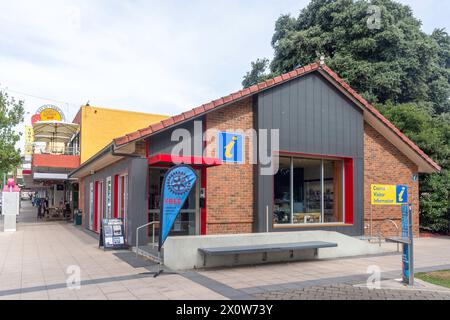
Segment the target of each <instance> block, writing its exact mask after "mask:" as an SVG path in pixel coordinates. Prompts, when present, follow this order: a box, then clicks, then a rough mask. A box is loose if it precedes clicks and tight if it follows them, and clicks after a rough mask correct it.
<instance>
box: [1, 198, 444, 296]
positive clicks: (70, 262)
mask: <svg viewBox="0 0 450 320" xmlns="http://www.w3.org/2000/svg"><path fill="white" fill-rule="evenodd" d="M1 224H2V221H1V218H0V299H2V300H3V299H15V300H16V299H26V300H48V299H50V300H72V299H74V300H79V299H83V300H126V299H133V300H135V299H144V300H167V299H171V300H227V299H232V300H249V299H255V300H258V299H261V300H264V299H280V300H286V299H289V300H297V299H300V300H306V299H320V300H321V299H339V300H340V299H343V300H345V299H358V300H359V299H380V300H383V299H433V300H438V299H446V300H448V299H449V293H448V292H437V291H432V290H431V291H420V290H419V291H418V290H415V291H407V290H391V289H381V290H370V289H367V288H364V287H356V286H355V284H358V283H359V284H360V283H364V282H365V281H366V280H367V278H368V274H367V268H368V267H369V266H378V267H379V268H380V269H381V271H382V276H383V278H384V279H394V278H398V277H399V276H400V268H401V255H400V254H389V255H380V256H370V257H354V258H347V259H337V260H336V259H335V260H325V261H306V262H295V263H283V264H269V265H259V266H250V267H237V268H226V269H215V270H200V271H189V272H180V273H178V274H177V273H170V272H165V273H163V275H162V276H160V277H157V278H154V277H153V272H155V271H156V270H157V268H156V266H155V265H154V264H152V263H151V262H149V261H143V260H142V259H141V260H139V259H135V257H134V255H133V254H132V253H130V252H123V251H121V252H114V251H103V250H100V249H99V248H98V241H97V240H96V239H95V238H94V237H93V236H92V235H91V234H88V233H86V232H84V231H81V230H80V229H79V228H76V227H74V226H73V225H72V224H69V223H66V222H40V221H37V219H36V210H35V208H33V207H31V205H30V204H29V202H23V203H22V210H21V215H20V217H19V224H18V231H17V232H15V233H4V232H2V227H1ZM415 244H416V246H415V247H416V249H415V250H416V251H415V257H416V267H417V270H418V271H434V270H442V269H450V250H448V248H450V238H445V237H444V238H429V239H417V240H416V242H415ZM71 266H77V267H79V270H80V272H81V274H80V275H81V278H80V280H81V283H80V289H79V290H70V289H69V288H68V287H67V280H68V279H69V276H70V273H68V271H69V270H68V268H69V267H71ZM166 271H168V270H166Z"/></svg>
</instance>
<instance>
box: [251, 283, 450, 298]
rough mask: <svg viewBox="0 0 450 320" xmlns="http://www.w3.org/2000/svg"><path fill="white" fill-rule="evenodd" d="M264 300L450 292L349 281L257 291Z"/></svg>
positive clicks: (440, 295)
mask: <svg viewBox="0 0 450 320" xmlns="http://www.w3.org/2000/svg"><path fill="white" fill-rule="evenodd" d="M254 296H255V297H256V298H258V299H263V300H450V293H442V292H433V291H421V290H417V291H409V290H392V289H369V288H364V287H356V286H354V285H352V284H348V283H337V284H331V285H325V286H312V287H307V288H302V289H295V290H284V291H272V292H264V293H256V294H254Z"/></svg>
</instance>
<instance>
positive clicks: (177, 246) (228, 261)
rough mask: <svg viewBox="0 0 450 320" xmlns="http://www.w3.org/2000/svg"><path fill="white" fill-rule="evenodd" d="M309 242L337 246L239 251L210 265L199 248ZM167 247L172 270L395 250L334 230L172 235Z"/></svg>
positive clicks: (166, 260)
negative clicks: (289, 250) (252, 251)
mask: <svg viewBox="0 0 450 320" xmlns="http://www.w3.org/2000/svg"><path fill="white" fill-rule="evenodd" d="M310 241H324V242H331V243H336V244H337V247H336V248H322V249H317V250H315V249H312V250H302V251H295V252H277V253H267V254H265V255H264V256H263V255H262V254H240V255H238V256H237V255H235V256H233V255H227V256H219V257H208V259H207V264H205V260H204V256H203V255H202V254H201V253H200V252H199V250H198V249H200V248H218V247H232V246H251V245H264V244H283V243H284V244H288V243H296V242H310ZM164 247H165V248H164V264H165V265H166V266H167V267H169V268H171V269H172V270H189V269H198V268H209V267H230V266H238V265H252V264H262V263H274V262H291V261H302V260H314V259H330V258H341V257H351V256H360V255H371V254H381V253H386V252H392V250H391V249H388V248H385V247H379V246H378V245H374V244H370V243H369V242H367V241H364V240H359V239H357V238H354V237H350V236H347V235H344V234H341V233H338V232H333V231H300V232H283V233H251V234H238V235H213V236H189V237H187V236H186V237H169V238H168V239H167V240H166V243H165V245H164Z"/></svg>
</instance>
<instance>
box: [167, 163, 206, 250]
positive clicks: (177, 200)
mask: <svg viewBox="0 0 450 320" xmlns="http://www.w3.org/2000/svg"><path fill="white" fill-rule="evenodd" d="M196 182H197V174H196V173H195V171H194V169H192V168H191V167H190V166H188V165H184V164H182V165H178V166H175V167H173V168H171V169H170V170H169V171H168V172H167V173H166V175H165V177H164V182H163V186H162V195H161V221H160V228H161V229H160V233H159V237H160V238H159V250H160V251H161V248H162V246H163V245H164V242H165V241H166V239H167V236H168V235H169V232H170V230H171V229H172V226H173V224H174V222H175V220H176V218H177V217H178V214H179V213H180V210H181V208H182V207H183V205H184V203H185V202H186V200H187V198H188V196H189V194H190V193H191V190H192V189H193V188H194V186H195V183H196Z"/></svg>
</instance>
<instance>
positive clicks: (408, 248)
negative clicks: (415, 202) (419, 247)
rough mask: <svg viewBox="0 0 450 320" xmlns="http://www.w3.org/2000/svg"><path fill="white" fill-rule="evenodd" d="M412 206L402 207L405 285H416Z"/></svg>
mask: <svg viewBox="0 0 450 320" xmlns="http://www.w3.org/2000/svg"><path fill="white" fill-rule="evenodd" d="M412 224H413V220H412V205H403V206H402V238H403V239H404V240H405V241H404V242H403V256H402V264H403V283H405V284H408V285H410V286H412V285H414V260H413V241H414V238H413V226H412Z"/></svg>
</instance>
